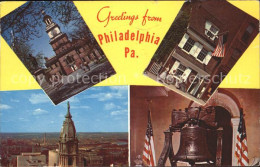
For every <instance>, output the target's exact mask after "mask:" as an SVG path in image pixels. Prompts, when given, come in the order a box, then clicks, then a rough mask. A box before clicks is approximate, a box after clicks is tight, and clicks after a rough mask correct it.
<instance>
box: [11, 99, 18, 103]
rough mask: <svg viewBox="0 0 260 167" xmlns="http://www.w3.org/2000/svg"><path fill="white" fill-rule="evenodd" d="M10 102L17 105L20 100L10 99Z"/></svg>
mask: <svg viewBox="0 0 260 167" xmlns="http://www.w3.org/2000/svg"><path fill="white" fill-rule="evenodd" d="M10 101H11V102H15V103H19V102H20V100H17V99H10Z"/></svg>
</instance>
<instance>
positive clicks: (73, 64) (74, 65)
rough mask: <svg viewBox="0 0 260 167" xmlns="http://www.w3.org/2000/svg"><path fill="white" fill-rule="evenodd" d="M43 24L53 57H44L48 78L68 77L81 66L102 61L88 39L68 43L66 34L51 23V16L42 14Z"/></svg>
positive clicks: (99, 53)
mask: <svg viewBox="0 0 260 167" xmlns="http://www.w3.org/2000/svg"><path fill="white" fill-rule="evenodd" d="M42 13H43V15H44V17H43V22H44V23H45V24H46V33H47V34H48V36H49V38H50V45H51V46H52V49H53V51H54V52H55V56H53V57H51V58H47V57H45V61H46V64H45V65H46V67H47V68H48V69H47V71H46V73H47V74H49V76H57V77H61V76H62V75H69V74H71V73H72V72H74V71H76V70H77V69H80V68H81V67H80V66H81V65H83V64H88V65H91V64H93V63H94V62H96V61H97V60H99V59H102V58H103V57H102V56H103V52H102V51H101V50H98V49H97V47H95V46H91V44H90V43H91V41H90V39H87V40H86V39H72V41H70V40H69V39H68V36H67V34H66V33H62V32H61V31H60V27H59V25H58V24H56V23H55V22H53V21H52V18H51V16H49V15H46V14H45V12H44V11H43V12H42Z"/></svg>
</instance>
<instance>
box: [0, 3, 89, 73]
mask: <svg viewBox="0 0 260 167" xmlns="http://www.w3.org/2000/svg"><path fill="white" fill-rule="evenodd" d="M42 10H44V11H45V12H46V13H47V14H48V15H50V16H51V17H52V18H55V19H56V20H58V21H59V24H62V25H63V27H65V28H66V27H67V28H70V29H71V27H76V28H74V29H75V30H76V32H75V33H73V34H74V35H75V34H77V35H78V38H84V37H85V36H86V37H89V34H90V30H89V29H88V27H87V26H86V24H85V22H84V20H83V19H82V17H81V15H80V14H79V12H78V10H77V8H76V6H75V5H74V3H73V2H72V1H58V2H49V1H47V2H46V1H45V2H32V1H29V2H27V3H25V4H24V5H22V6H21V7H19V8H17V9H16V10H14V11H13V12H11V13H10V14H8V15H6V16H5V17H3V18H1V28H2V29H1V33H2V36H3V38H4V39H5V40H6V41H7V43H8V44H9V45H10V46H11V47H12V49H13V50H14V52H15V53H16V54H17V56H18V57H19V58H20V60H21V61H22V62H23V63H24V64H25V66H26V67H27V68H28V69H29V71H31V70H35V67H34V66H36V63H32V62H31V61H32V60H34V58H35V61H34V62H37V64H38V66H39V67H41V68H45V66H44V60H43V53H38V52H37V51H35V50H32V49H31V46H32V44H31V43H30V41H31V40H34V39H35V38H40V37H42V35H45V31H44V30H45V24H44V23H43V15H42ZM75 25H80V26H79V27H77V26H75ZM69 34H72V33H69ZM29 55H32V56H33V57H29ZM34 56H35V57H34ZM31 72H32V71H31Z"/></svg>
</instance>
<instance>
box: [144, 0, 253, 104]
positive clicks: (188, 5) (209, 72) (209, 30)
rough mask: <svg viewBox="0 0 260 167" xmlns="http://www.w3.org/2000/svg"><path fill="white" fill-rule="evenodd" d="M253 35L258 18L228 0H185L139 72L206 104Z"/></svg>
mask: <svg viewBox="0 0 260 167" xmlns="http://www.w3.org/2000/svg"><path fill="white" fill-rule="evenodd" d="M216 6H221V8H216ZM257 34H258V20H257V19H256V18H254V17H252V16H250V15H249V14H247V13H245V12H244V11H242V10H240V9H238V8H237V7H235V6H233V5H232V4H231V3H230V2H228V1H217V0H209V1H187V2H185V3H184V5H183V6H182V8H181V10H180V12H179V13H178V15H177V17H176V18H175V20H174V22H173V23H172V25H171V27H170V28H169V30H168V32H167V33H166V35H165V37H164V39H163V41H162V42H161V44H160V46H159V47H158V49H157V51H156V52H155V54H154V56H153V57H152V60H151V61H150V63H149V65H148V67H147V68H146V69H145V71H144V75H146V76H148V77H150V78H152V79H153V80H156V81H157V82H160V83H162V84H163V85H164V86H166V87H167V88H169V89H171V90H173V91H176V92H177V93H179V94H181V95H183V96H185V97H187V98H189V99H191V100H193V101H196V102H197V103H200V104H205V103H206V102H207V101H208V99H209V98H210V97H211V96H212V95H213V94H214V92H215V91H216V90H217V88H218V86H219V85H220V83H221V82H222V81H223V79H224V78H225V77H226V75H227V74H228V73H229V71H230V70H231V69H232V68H233V66H234V65H235V64H236V62H237V61H238V59H239V58H240V57H241V56H242V55H243V53H244V52H245V50H246V49H247V48H248V47H249V45H250V43H251V42H252V41H253V40H254V38H255V37H256V35H257Z"/></svg>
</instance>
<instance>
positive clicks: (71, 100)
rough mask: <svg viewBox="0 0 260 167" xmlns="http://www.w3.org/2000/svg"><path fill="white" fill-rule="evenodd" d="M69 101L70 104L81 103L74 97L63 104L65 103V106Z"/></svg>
mask: <svg viewBox="0 0 260 167" xmlns="http://www.w3.org/2000/svg"><path fill="white" fill-rule="evenodd" d="M68 101H69V102H70V103H78V102H80V101H79V99H78V98H77V97H75V96H73V97H71V98H69V99H67V100H65V101H64V102H62V103H63V104H67V102H68Z"/></svg>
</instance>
